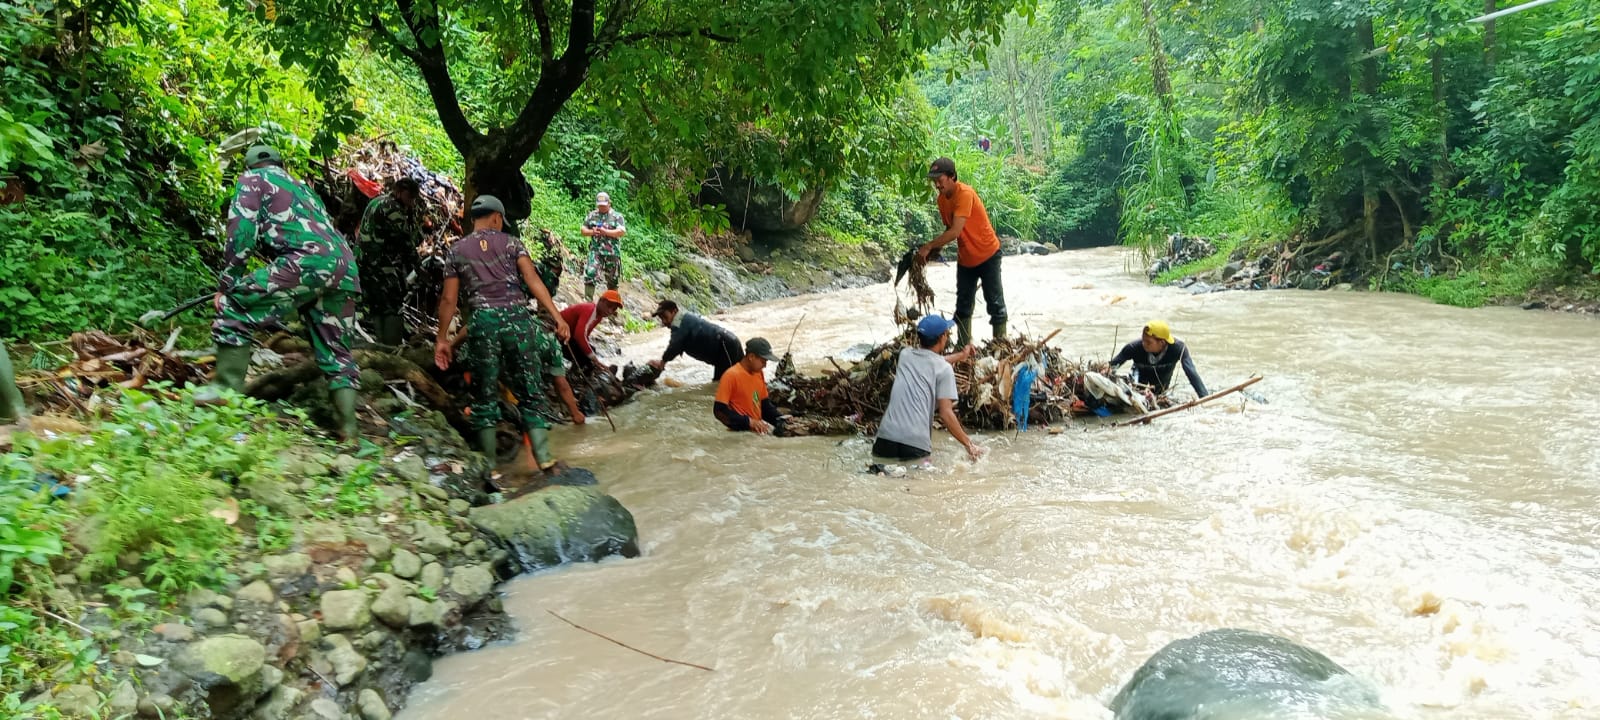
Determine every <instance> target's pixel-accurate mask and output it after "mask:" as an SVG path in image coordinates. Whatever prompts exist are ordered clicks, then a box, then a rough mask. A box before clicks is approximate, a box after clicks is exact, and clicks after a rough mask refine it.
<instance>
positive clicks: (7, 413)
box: [0, 342, 27, 425]
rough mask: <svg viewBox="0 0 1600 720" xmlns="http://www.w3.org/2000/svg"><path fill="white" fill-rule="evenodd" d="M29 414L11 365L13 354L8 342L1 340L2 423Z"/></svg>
mask: <svg viewBox="0 0 1600 720" xmlns="http://www.w3.org/2000/svg"><path fill="white" fill-rule="evenodd" d="M26 414H27V407H26V406H25V405H23V402H22V391H20V390H18V389H17V376H16V372H15V370H14V369H13V368H12V367H11V355H10V354H8V353H7V352H6V344H5V343H4V342H0V425H10V424H12V423H14V422H16V421H18V420H21V419H22V416H24V415H26Z"/></svg>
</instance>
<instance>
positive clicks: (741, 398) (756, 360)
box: [711, 338, 784, 437]
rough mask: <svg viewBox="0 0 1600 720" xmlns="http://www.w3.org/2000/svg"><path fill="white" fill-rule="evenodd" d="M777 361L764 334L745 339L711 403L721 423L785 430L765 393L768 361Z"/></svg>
mask: <svg viewBox="0 0 1600 720" xmlns="http://www.w3.org/2000/svg"><path fill="white" fill-rule="evenodd" d="M777 361H778V357H777V356H776V355H773V354H772V343H770V342H767V339H766V338H750V342H748V343H745V346H744V357H743V358H742V359H740V360H739V364H737V365H734V366H733V367H731V368H728V371H727V372H725V373H723V374H722V381H721V382H719V383H717V397H716V400H714V401H713V402H712V404H711V413H712V414H713V415H716V416H717V420H718V421H719V422H721V423H722V424H723V426H724V427H727V428H728V429H729V430H735V431H740V432H744V431H749V432H753V433H757V434H760V435H768V434H771V435H777V436H780V437H781V436H782V435H783V434H784V432H783V418H781V417H779V415H778V406H777V405H774V404H772V400H771V399H769V398H768V397H767V378H766V376H765V375H763V373H764V372H765V371H766V369H767V363H769V362H777Z"/></svg>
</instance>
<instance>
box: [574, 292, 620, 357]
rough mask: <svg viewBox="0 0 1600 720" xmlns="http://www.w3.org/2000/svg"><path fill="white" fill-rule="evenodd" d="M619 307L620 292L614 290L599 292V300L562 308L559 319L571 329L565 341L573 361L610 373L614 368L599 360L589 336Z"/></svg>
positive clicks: (615, 312) (614, 313)
mask: <svg viewBox="0 0 1600 720" xmlns="http://www.w3.org/2000/svg"><path fill="white" fill-rule="evenodd" d="M621 308H622V294H621V293H619V292H617V291H615V290H607V291H605V292H603V293H600V301H599V302H593V303H577V304H575V305H568V306H566V307H565V308H562V310H561V319H562V320H565V321H567V327H568V328H571V329H572V339H571V340H568V341H567V353H568V354H569V355H571V356H572V361H573V362H575V363H584V364H585V365H589V366H593V367H594V369H595V371H597V372H600V373H604V374H607V375H610V374H611V372H612V370H613V369H614V368H612V367H611V366H610V365H607V364H605V363H604V362H602V361H601V360H600V357H599V356H598V355H596V354H595V352H594V345H593V344H592V341H591V340H590V339H589V338H590V336H591V335H593V334H594V330H595V328H597V327H599V326H600V323H602V322H605V320H606V318H609V317H611V316H613V315H616V314H617V310H619V309H621Z"/></svg>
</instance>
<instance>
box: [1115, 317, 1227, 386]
mask: <svg viewBox="0 0 1600 720" xmlns="http://www.w3.org/2000/svg"><path fill="white" fill-rule="evenodd" d="M1130 360H1131V361H1133V378H1134V381H1135V382H1139V383H1142V384H1145V385H1149V386H1150V387H1151V388H1154V389H1155V393H1156V395H1165V394H1167V391H1168V390H1170V389H1171V386H1172V371H1173V370H1175V369H1177V367H1178V366H1180V365H1182V366H1183V374H1184V375H1185V376H1186V377H1188V378H1189V385H1190V386H1191V387H1193V388H1194V394H1195V396H1196V397H1205V396H1206V395H1208V394H1209V393H1207V392H1206V384H1205V383H1204V382H1202V381H1201V380H1200V372H1199V371H1198V370H1195V368H1194V358H1193V357H1191V356H1190V355H1189V346H1187V345H1184V344H1183V341H1182V340H1178V339H1177V338H1174V337H1173V336H1172V329H1171V328H1170V327H1168V326H1167V323H1166V321H1165V320H1151V321H1150V322H1149V323H1148V324H1146V325H1145V326H1144V332H1143V333H1141V336H1140V338H1139V339H1138V340H1135V341H1133V342H1130V343H1128V344H1127V345H1124V346H1122V350H1121V351H1119V352H1118V353H1117V356H1116V357H1114V358H1111V369H1112V370H1115V369H1117V367H1118V366H1119V365H1121V364H1123V363H1125V362H1128V361H1130Z"/></svg>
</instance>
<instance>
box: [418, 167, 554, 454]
mask: <svg viewBox="0 0 1600 720" xmlns="http://www.w3.org/2000/svg"><path fill="white" fill-rule="evenodd" d="M471 215H472V233H471V234H469V235H467V236H466V237H464V238H461V239H460V240H457V241H456V243H455V244H454V245H452V246H451V247H450V255H449V258H448V259H447V260H446V262H445V270H444V290H443V292H442V293H441V294H440V296H439V334H438V337H437V338H436V339H435V341H434V348H433V361H434V364H435V365H438V366H439V369H440V370H444V369H447V368H449V367H450V354H451V347H450V341H449V332H450V324H451V321H453V320H454V319H455V316H456V301H457V299H458V298H460V299H462V300H463V301H464V304H465V305H466V307H467V308H468V309H469V310H470V314H469V315H468V316H467V320H466V325H467V339H466V342H467V352H468V354H469V356H470V359H471V363H472V366H471V372H472V383H471V391H470V392H471V416H470V418H469V422H470V424H471V425H472V427H473V429H474V430H476V431H477V435H478V437H477V441H478V444H479V447H480V448H481V450H482V451H483V453H484V454H485V455H487V456H489V460H490V462H495V461H497V460H498V459H499V458H498V451H497V448H496V442H495V426H496V425H498V424H499V421H500V403H499V394H500V383H501V380H502V379H503V380H504V381H505V384H506V385H507V386H508V387H509V388H511V394H512V396H513V397H515V398H516V400H517V409H518V411H519V412H520V413H521V415H522V425H523V429H524V430H525V431H526V436H525V437H526V442H524V443H523V444H522V452H523V453H524V461H526V459H527V457H526V453H528V452H529V451H530V450H531V452H532V455H533V458H532V459H533V460H534V461H535V462H537V463H538V467H539V469H541V470H544V471H547V472H551V471H554V470H556V469H557V468H558V465H557V463H556V459H555V454H554V453H553V452H552V451H551V450H550V429H549V427H550V426H549V424H548V423H547V422H546V421H545V419H544V416H543V415H542V414H541V413H540V408H541V406H542V405H543V400H544V391H543V387H542V384H541V380H542V377H541V368H540V353H539V341H540V338H539V336H540V335H541V334H543V330H541V329H540V328H539V323H538V321H536V320H535V319H534V317H533V314H532V313H531V312H529V311H528V296H529V294H531V295H532V296H533V298H534V299H535V300H537V301H538V302H539V307H541V308H544V310H545V312H548V313H550V314H551V315H552V316H553V317H555V324H556V330H555V334H556V337H557V338H559V339H560V340H561V341H563V342H565V341H566V339H567V324H566V323H565V322H563V321H562V320H561V316H560V314H559V312H558V311H557V310H556V306H555V303H554V302H553V301H551V299H550V293H549V292H548V291H546V290H545V287H544V283H542V282H540V281H539V276H538V274H537V273H535V272H534V269H533V260H532V259H531V258H530V257H529V256H528V249H527V248H526V247H524V246H523V245H522V242H521V241H519V240H517V239H516V238H514V237H511V236H510V235H507V234H506V233H504V232H502V230H501V228H502V227H504V222H505V206H504V205H501V204H500V201H499V200H498V199H496V198H495V197H494V196H492V195H479V196H478V197H477V199H476V200H473V201H472V210H471ZM502 364H504V370H505V372H504V374H503V375H502V372H501V370H502Z"/></svg>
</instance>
